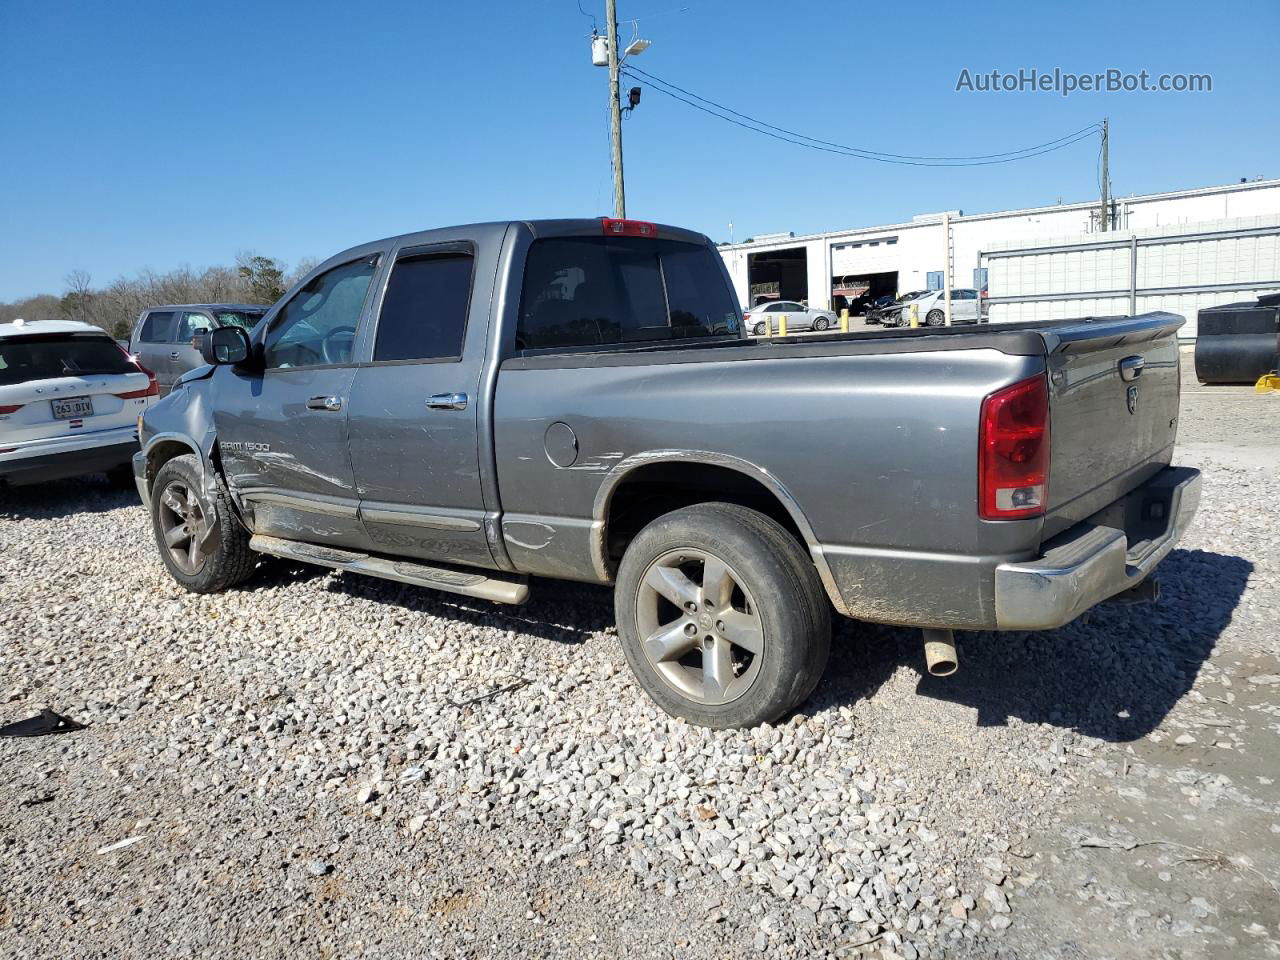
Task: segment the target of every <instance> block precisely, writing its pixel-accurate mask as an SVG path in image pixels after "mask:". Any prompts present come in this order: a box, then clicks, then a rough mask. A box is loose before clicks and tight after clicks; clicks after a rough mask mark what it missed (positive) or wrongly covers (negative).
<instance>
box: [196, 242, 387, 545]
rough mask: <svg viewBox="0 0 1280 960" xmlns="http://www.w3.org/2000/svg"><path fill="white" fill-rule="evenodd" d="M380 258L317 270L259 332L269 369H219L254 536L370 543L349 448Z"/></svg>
mask: <svg viewBox="0 0 1280 960" xmlns="http://www.w3.org/2000/svg"><path fill="white" fill-rule="evenodd" d="M377 267H378V258H377V257H376V256H374V257H364V258H362V259H360V260H356V261H353V262H351V263H345V264H342V265H341V266H338V267H334V268H333V269H331V270H328V271H325V272H324V273H321V274H318V275H317V276H316V277H314V278H313V279H312V280H311V281H310V282H309V283H308V284H307V285H306V286H305V287H303V288H302V289H301V290H300V291H298V293H297V294H295V295H294V296H293V297H292V298H291V299H290V300H289V301H288V302H287V303H285V304H284V305H283V306H282V307H281V308H280V310H279V311H277V312H276V314H275V316H274V317H273V318H272V320H271V321H270V325H269V326H268V327H267V328H266V330H265V331H263V332H262V333H260V334H257V335H255V337H254V341H255V344H257V343H260V344H261V345H262V346H261V349H262V359H263V369H262V371H261V372H254V373H246V372H243V371H240V370H237V369H235V368H232V367H220V368H219V369H218V371H217V374H216V378H217V379H216V381H215V385H216V402H215V406H214V409H215V411H216V413H215V422H216V425H217V432H218V447H219V450H220V451H221V455H222V462H223V467H224V470H225V472H226V476H227V480H228V483H229V484H230V485H231V486H232V488H233V489H234V490H235V492H236V493H237V494H238V495H239V496H240V498H241V500H242V501H243V502H244V503H245V505H246V507H247V508H248V509H249V510H251V511H252V515H253V528H254V532H256V533H261V534H267V535H269V536H274V537H281V538H284V539H287V540H301V541H304V542H312V543H329V544H334V545H337V546H349V547H362V546H365V545H366V543H367V538H366V537H365V535H364V530H363V528H362V527H361V525H360V519H359V502H358V500H357V498H356V494H355V482H354V478H353V475H352V471H351V456H350V453H349V452H348V449H347V405H348V403H349V401H350V397H351V385H352V380H353V378H354V377H355V361H354V345H355V339H356V331H357V330H358V329H359V327H360V324H361V317H362V316H363V314H364V305H365V301H366V298H367V294H368V291H369V289H370V286H371V281H372V279H373V276H374V274H375V273H376V272H377Z"/></svg>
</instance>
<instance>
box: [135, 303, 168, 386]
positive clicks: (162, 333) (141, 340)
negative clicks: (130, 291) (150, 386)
mask: <svg viewBox="0 0 1280 960" xmlns="http://www.w3.org/2000/svg"><path fill="white" fill-rule="evenodd" d="M177 322H178V315H177V313H176V312H175V311H173V310H148V311H147V315H146V316H145V317H144V318H143V321H142V325H141V329H140V330H139V332H138V342H137V343H136V344H135V346H134V351H133V352H134V354H135V355H136V356H137V357H138V362H139V363H141V364H142V365H143V366H144V367H146V368H147V369H148V370H150V371H151V372H152V373H154V374H155V375H156V380H157V381H158V382H159V384H160V395H161V396H164V395H165V394H167V393H168V392H169V390H170V389H172V387H173V361H172V360H171V359H170V358H169V357H170V354H172V353H173V351H174V336H175V334H176V333H177Z"/></svg>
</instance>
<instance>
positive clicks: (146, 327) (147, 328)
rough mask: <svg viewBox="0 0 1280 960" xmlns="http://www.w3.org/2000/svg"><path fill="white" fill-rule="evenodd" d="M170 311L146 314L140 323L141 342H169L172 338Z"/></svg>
mask: <svg viewBox="0 0 1280 960" xmlns="http://www.w3.org/2000/svg"><path fill="white" fill-rule="evenodd" d="M173 318H174V314H173V312H172V311H167V310H164V311H160V312H152V313H148V314H147V319H146V321H144V322H143V324H142V335H141V338H140V339H141V340H142V342H143V343H170V342H172V340H173Z"/></svg>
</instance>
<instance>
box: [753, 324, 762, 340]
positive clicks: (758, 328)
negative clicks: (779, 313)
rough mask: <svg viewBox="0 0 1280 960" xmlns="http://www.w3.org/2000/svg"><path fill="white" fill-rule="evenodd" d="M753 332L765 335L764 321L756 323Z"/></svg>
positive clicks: (757, 334) (758, 335) (760, 335)
mask: <svg viewBox="0 0 1280 960" xmlns="http://www.w3.org/2000/svg"><path fill="white" fill-rule="evenodd" d="M752 332H753V333H754V334H755V335H756V336H757V337H763V336H764V324H763V323H757V324H756V325H755V329H754V330H753V331H752Z"/></svg>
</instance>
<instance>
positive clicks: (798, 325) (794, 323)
mask: <svg viewBox="0 0 1280 960" xmlns="http://www.w3.org/2000/svg"><path fill="white" fill-rule="evenodd" d="M784 314H785V315H786V318H787V333H799V332H801V331H804V330H830V329H831V328H832V327H834V326H835V325H836V315H835V314H834V313H832V312H831V311H830V310H819V309H817V308H816V307H806V306H805V305H804V304H803V303H796V302H795V301H794V300H776V301H774V302H773V303H765V304H761V305H760V306H758V307H754V308H752V309H751V310H749V311H747V312H746V313H744V314H743V315H742V329H743V330H745V331H747V333H750V334H752V335H754V336H757V337H763V336H764V335H765V334H766V333H768V332H770V329H772V332H773V333H777V332H778V326H779V323H778V322H779V321H780V320H781V319H782V317H783V315H784Z"/></svg>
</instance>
